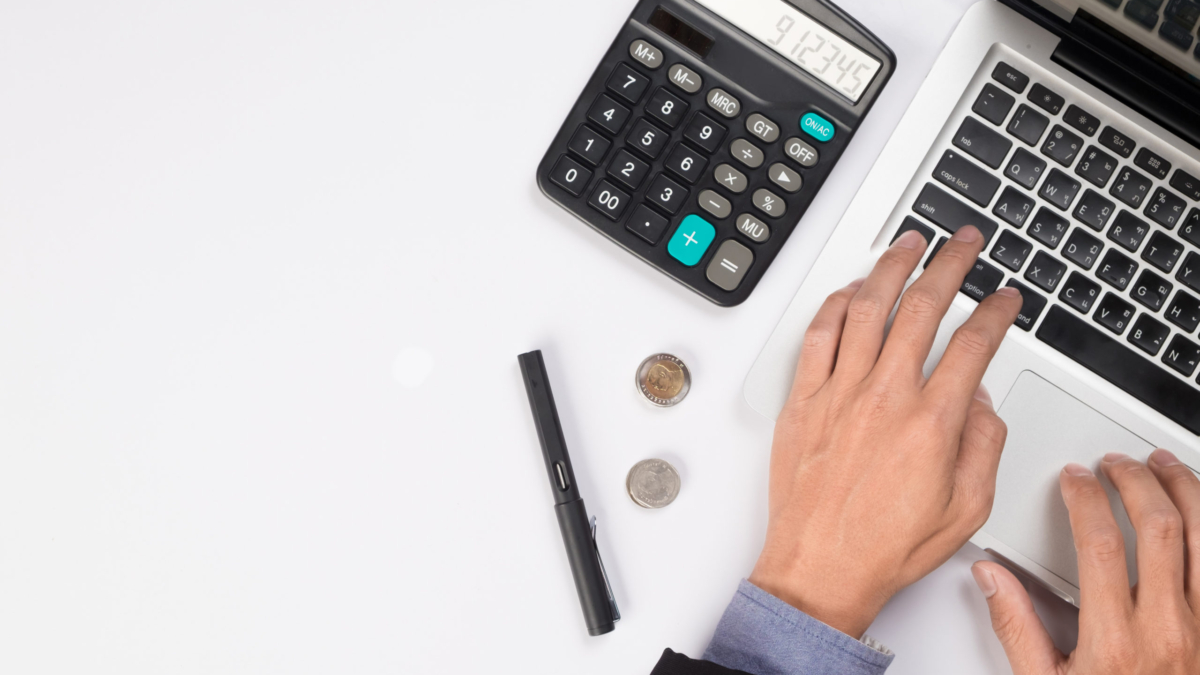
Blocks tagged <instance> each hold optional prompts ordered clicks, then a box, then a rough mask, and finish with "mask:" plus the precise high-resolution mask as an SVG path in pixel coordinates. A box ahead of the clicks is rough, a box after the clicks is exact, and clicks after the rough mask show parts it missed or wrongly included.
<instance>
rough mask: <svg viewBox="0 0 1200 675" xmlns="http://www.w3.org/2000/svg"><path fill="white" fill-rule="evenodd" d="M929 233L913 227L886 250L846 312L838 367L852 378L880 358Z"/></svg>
mask: <svg viewBox="0 0 1200 675" xmlns="http://www.w3.org/2000/svg"><path fill="white" fill-rule="evenodd" d="M925 246H926V242H925V237H922V236H921V234H920V233H919V232H916V231H914V230H909V231H908V232H905V233H904V234H902V235H900V237H899V238H898V239H896V241H895V242H894V243H893V244H892V246H891V248H889V249H888V250H886V251H884V253H883V255H882V256H880V257H879V261H878V262H876V263H875V268H874V269H872V270H871V274H870V275H868V276H867V280H866V281H865V282H863V285H862V288H860V289H858V292H857V293H855V294H854V298H853V299H852V300H851V301H850V307H849V308H848V309H847V312H846V327H845V329H844V330H843V333H842V344H841V346H840V347H839V351H840V353H841V355H842V358H840V359H838V362H837V365H836V366H835V368H834V370H835V373H837V374H838V375H840V376H842V377H845V378H846V379H847V380H848V381H850V382H861V381H862V380H863V379H864V378H866V376H867V373H870V372H871V369H873V368H874V367H875V362H876V361H877V360H879V349H880V347H881V346H882V345H883V329H884V326H885V325H886V324H887V319H888V316H890V315H891V313H892V307H895V305H896V299H897V298H899V297H900V292H901V291H903V290H904V284H905V282H906V281H908V278H909V277H910V276H912V273H913V270H915V269H916V268H917V264H918V263H920V262H921V256H922V255H924V254H925Z"/></svg>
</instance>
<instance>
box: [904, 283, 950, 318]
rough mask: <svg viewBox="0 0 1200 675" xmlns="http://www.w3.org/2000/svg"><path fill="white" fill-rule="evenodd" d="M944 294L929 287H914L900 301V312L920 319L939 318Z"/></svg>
mask: <svg viewBox="0 0 1200 675" xmlns="http://www.w3.org/2000/svg"><path fill="white" fill-rule="evenodd" d="M941 306H942V294H941V293H939V292H938V291H937V290H935V289H932V288H930V287H928V286H915V285H914V286H912V287H910V288H909V289H908V292H906V293H905V294H904V297H903V298H901V299H900V311H902V312H904V313H905V314H909V315H911V316H913V317H916V318H919V319H928V318H934V317H936V316H938V314H939V310H940V309H941Z"/></svg>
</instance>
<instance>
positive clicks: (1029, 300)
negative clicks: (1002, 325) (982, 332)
mask: <svg viewBox="0 0 1200 675" xmlns="http://www.w3.org/2000/svg"><path fill="white" fill-rule="evenodd" d="M1004 285H1005V286H1009V287H1011V288H1015V289H1017V290H1018V291H1021V311H1020V312H1018V313H1017V320H1016V321H1014V322H1013V325H1014V326H1016V327H1017V328H1020V329H1021V330H1023V331H1025V332H1029V331H1030V330H1033V324H1035V323H1037V320H1038V317H1040V316H1041V315H1042V310H1044V309H1046V298H1045V297H1044V296H1043V295H1042V294H1041V293H1038V292H1037V291H1035V290H1033V289H1032V288H1030V287H1028V286H1026V285H1025V284H1023V283H1021V282H1019V281H1017V280H1016V279H1009V280H1008V283H1007V284H1004Z"/></svg>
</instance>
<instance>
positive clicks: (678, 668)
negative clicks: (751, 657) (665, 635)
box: [650, 649, 749, 675]
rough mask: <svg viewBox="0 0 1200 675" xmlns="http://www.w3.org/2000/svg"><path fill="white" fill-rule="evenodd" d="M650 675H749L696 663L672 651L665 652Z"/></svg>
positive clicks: (707, 662)
mask: <svg viewBox="0 0 1200 675" xmlns="http://www.w3.org/2000/svg"><path fill="white" fill-rule="evenodd" d="M650 675H749V674H748V673H746V672H744V671H741V670H730V669H728V668H724V667H722V666H718V665H717V664H715V663H712V662H710V661H696V660H694V659H689V658H688V657H686V656H684V655H683V654H676V653H675V652H673V651H671V650H670V649H665V650H663V655H662V658H661V659H659V660H658V665H656V666H654V670H653V671H651V672H650Z"/></svg>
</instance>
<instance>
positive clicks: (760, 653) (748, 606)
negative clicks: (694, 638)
mask: <svg viewBox="0 0 1200 675" xmlns="http://www.w3.org/2000/svg"><path fill="white" fill-rule="evenodd" d="M864 640H869V638H864ZM871 642H872V644H878V643H875V642H874V641H873V640H872V641H871ZM894 656H895V655H894V654H892V653H891V652H890V651H888V650H887V648H886V647H882V646H881V645H880V646H879V648H872V647H869V646H867V644H864V642H860V641H858V640H855V639H854V638H852V637H850V636H849V635H846V634H845V633H843V632H841V631H840V630H837V629H836V628H831V627H829V626H827V625H825V624H823V623H821V622H820V621H818V620H816V619H814V618H812V617H811V616H809V615H807V614H805V613H804V612H801V611H800V610H798V609H796V608H795V607H792V606H791V605H789V604H787V603H786V602H784V601H782V600H780V599H779V598H777V597H775V596H773V595H771V594H770V593H767V592H766V591H764V590H762V589H761V588H759V587H757V586H755V585H754V584H752V583H750V582H749V581H745V580H743V581H742V583H741V584H739V585H738V590H737V594H736V595H734V596H733V601H732V602H730V603H729V607H727V608H726V609H725V614H724V615H723V616H722V617H721V622H720V623H718V624H717V632H716V633H715V634H714V635H713V639H712V642H710V643H709V645H708V649H707V650H706V651H705V652H704V660H705V661H712V662H713V663H716V664H718V665H721V666H724V667H726V668H731V669H733V670H741V671H744V672H747V673H753V675H881V674H882V673H883V671H885V670H887V667H888V666H889V665H890V664H891V663H892V659H893V658H894Z"/></svg>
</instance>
